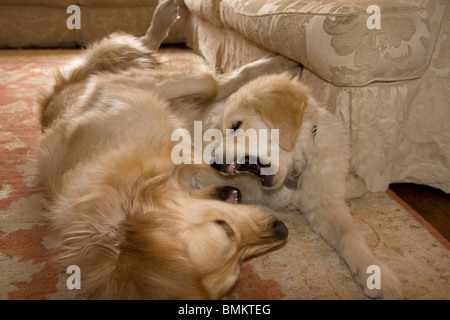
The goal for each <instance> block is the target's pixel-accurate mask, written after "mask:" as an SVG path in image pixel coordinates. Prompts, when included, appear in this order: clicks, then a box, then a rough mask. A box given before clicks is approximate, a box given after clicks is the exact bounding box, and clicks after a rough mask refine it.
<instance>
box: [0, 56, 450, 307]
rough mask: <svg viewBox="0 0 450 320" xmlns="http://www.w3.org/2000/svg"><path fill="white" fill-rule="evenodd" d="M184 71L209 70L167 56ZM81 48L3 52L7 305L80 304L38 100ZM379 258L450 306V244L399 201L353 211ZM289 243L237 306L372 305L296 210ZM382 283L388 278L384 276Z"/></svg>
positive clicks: (386, 196)
mask: <svg viewBox="0 0 450 320" xmlns="http://www.w3.org/2000/svg"><path fill="white" fill-rule="evenodd" d="M163 53H164V57H165V60H166V63H170V64H172V65H177V66H179V67H180V69H181V70H194V69H198V68H206V66H204V65H203V64H202V63H203V61H202V59H201V58H199V57H198V56H195V55H193V54H192V53H190V52H189V51H183V50H178V49H177V50H169V51H167V50H165V51H163ZM78 54H79V52H78V51H70V50H51V51H45V50H39V51H38V50H30V51H24V50H19V51H15V50H4V51H0V299H71V298H76V293H77V290H69V289H68V288H67V286H66V280H67V278H68V277H69V274H67V273H66V268H67V266H58V264H57V263H56V261H55V260H54V258H55V257H56V256H57V253H58V250H57V248H55V246H54V241H53V238H52V236H51V234H49V232H48V224H47V222H46V221H45V220H44V219H43V217H42V210H43V209H42V206H41V203H40V200H41V197H42V193H41V190H40V188H39V183H38V181H37V180H36V178H35V174H34V172H35V171H34V166H33V161H32V159H33V148H34V147H35V146H36V143H37V141H38V139H39V137H40V128H39V124H38V122H37V119H36V115H35V110H36V104H35V98H36V95H37V92H38V91H39V90H40V88H42V87H46V86H49V85H51V79H52V77H51V74H52V69H53V68H54V67H56V66H62V65H64V64H65V63H67V61H68V60H69V59H71V58H73V57H74V56H76V55H78ZM349 206H350V209H351V212H352V214H353V216H354V218H355V220H356V222H357V224H358V226H359V227H360V228H361V229H362V230H363V232H364V235H365V236H366V238H367V241H368V243H369V245H370V247H371V248H372V249H373V252H374V253H375V254H376V255H377V256H378V257H380V258H381V259H382V260H383V261H385V262H386V263H387V264H388V265H389V266H390V267H391V268H392V269H393V271H394V272H395V273H396V274H397V275H398V277H399V278H400V280H401V282H402V284H403V286H404V293H405V298H406V299H450V244H449V243H448V242H447V241H445V239H443V238H442V237H441V236H440V235H439V234H438V233H437V231H435V230H434V229H433V228H432V227H431V226H430V225H428V224H427V223H426V222H424V221H423V219H421V218H420V216H419V215H418V214H417V213H415V212H414V211H413V210H412V209H411V208H409V207H408V206H407V205H406V204H404V203H402V201H401V200H399V199H398V198H397V197H396V196H395V194H393V193H392V192H390V191H389V192H387V193H383V194H370V195H367V196H366V197H364V198H363V199H358V200H355V201H353V202H351V203H350V204H349ZM280 217H281V218H282V219H283V220H284V221H285V223H286V225H287V226H288V228H289V238H288V241H287V243H286V245H285V246H283V247H282V248H280V249H279V250H276V251H273V252H270V253H269V254H266V255H263V256H260V257H257V258H254V259H252V260H250V261H247V262H246V263H245V264H244V266H243V268H242V276H241V279H240V280H239V282H238V283H237V285H236V288H235V289H234V291H233V292H232V294H231V298H233V299H366V298H365V296H364V295H363V294H362V290H361V288H359V287H358V286H357V285H356V284H355V283H354V282H353V280H352V278H351V277H350V274H349V271H348V268H347V267H346V265H345V264H344V263H343V261H342V260H341V259H340V258H339V257H338V256H337V255H336V253H335V252H334V251H333V250H332V249H331V248H330V247H328V246H327V245H326V244H325V243H324V241H323V240H322V239H321V238H319V237H318V236H317V235H316V234H314V233H313V232H312V231H311V230H309V228H308V226H307V224H306V222H305V221H304V219H303V218H302V217H301V216H300V215H299V214H298V213H296V212H287V213H280ZM381 281H382V279H381Z"/></svg>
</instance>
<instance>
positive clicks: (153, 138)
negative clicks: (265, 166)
mask: <svg viewBox="0 0 450 320" xmlns="http://www.w3.org/2000/svg"><path fill="white" fill-rule="evenodd" d="M176 8H177V7H176V5H175V3H174V2H172V1H162V2H161V3H160V5H159V7H158V8H157V10H156V13H155V16H154V19H153V23H152V26H151V27H150V29H149V31H148V32H147V34H146V36H144V37H143V38H135V37H132V36H129V35H124V34H115V35H112V36H110V37H108V38H106V39H104V40H102V41H101V42H99V43H96V44H94V45H93V46H92V47H90V48H89V49H88V50H87V52H86V54H85V55H84V56H83V57H82V58H81V60H80V61H79V62H77V63H75V64H74V65H72V66H71V68H70V69H69V70H68V71H67V72H66V73H64V72H60V73H57V74H56V76H55V77H56V84H55V86H54V87H53V89H52V90H51V91H50V92H49V93H47V94H45V95H44V96H43V97H42V98H41V100H40V105H41V109H40V118H41V123H42V128H43V131H44V136H43V138H42V141H41V144H40V146H39V148H38V149H37V152H36V153H37V161H38V170H39V177H40V179H41V181H42V183H43V185H44V187H45V189H46V191H47V204H48V216H49V219H50V220H51V222H52V226H53V229H54V231H55V232H56V234H57V235H58V236H59V238H60V240H61V249H62V252H63V255H62V257H61V263H62V264H63V265H66V266H69V265H72V264H75V265H78V266H79V267H80V270H81V292H82V296H83V297H90V298H100V299H203V298H214V299H216V298H220V297H223V296H224V295H225V294H226V293H227V292H228V291H229V290H230V289H231V288H232V286H233V285H234V283H235V282H236V280H237V279H238V276H239V268H240V264H241V263H242V261H243V259H245V258H246V257H249V256H251V255H254V254H257V253H259V252H261V251H265V250H267V249H269V248H272V247H274V246H276V245H278V244H280V243H282V242H283V241H284V240H285V239H286V236H287V229H286V227H285V226H284V224H283V223H282V222H280V221H279V220H278V219H277V218H276V217H275V216H274V215H273V213H272V211H270V210H269V209H266V208H264V207H260V206H253V205H248V206H247V205H239V204H236V203H233V202H237V197H238V193H237V190H236V189H235V188H230V187H226V186H225V187H224V186H210V187H207V188H204V189H203V190H199V189H196V188H194V187H193V186H192V183H191V180H192V176H193V174H194V173H195V171H196V170H198V169H199V167H202V165H200V166H194V165H179V166H176V165H174V164H173V163H172V161H171V157H170V155H171V150H172V148H173V146H174V143H173V142H172V141H170V136H171V133H172V132H173V131H174V130H175V129H176V128H179V127H186V123H185V122H184V119H182V118H180V117H179V115H177V114H176V112H174V108H175V107H177V106H178V104H182V103H185V104H187V105H190V104H189V102H187V101H188V100H192V98H200V99H199V100H198V99H197V100H196V101H197V102H196V103H197V104H199V103H200V104H202V103H203V104H205V105H206V103H207V102H208V103H209V102H212V101H214V99H217V98H218V97H220V95H224V96H226V95H227V94H226V92H228V91H230V90H235V89H234V88H236V86H239V85H240V84H241V83H242V81H243V79H244V78H246V77H247V76H248V74H246V72H243V73H242V75H243V74H244V73H245V75H243V78H242V77H240V76H239V74H234V76H236V77H237V78H236V79H237V81H236V82H235V83H234V84H233V85H230V79H231V78H224V79H223V80H222V82H221V83H220V84H221V85H220V86H218V85H217V82H216V80H215V79H214V77H213V76H212V75H211V74H208V73H198V74H195V73H193V74H181V73H168V72H161V71H159V70H158V69H157V66H158V63H157V61H156V58H155V55H154V53H153V52H154V50H156V49H157V48H158V47H159V44H160V43H161V41H162V39H163V38H164V36H165V35H166V34H167V31H168V29H169V28H170V26H171V24H172V23H173V21H174V20H175V19H176ZM155 68H156V69H155ZM241 80H242V81H241ZM219 82H220V81H219ZM183 101H184V102H183ZM182 113H183V111H181V114H182ZM202 113H203V112H202V110H199V109H197V113H196V114H202ZM223 200H225V201H223ZM230 202H231V203H230Z"/></svg>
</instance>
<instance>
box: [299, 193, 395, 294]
mask: <svg viewBox="0 0 450 320" xmlns="http://www.w3.org/2000/svg"><path fill="white" fill-rule="evenodd" d="M305 214H306V216H307V218H308V221H309V224H310V226H311V228H312V229H313V230H314V231H315V232H316V233H318V234H319V235H320V236H322V238H324V239H325V241H327V242H328V243H329V244H330V245H331V246H332V247H333V248H334V249H335V250H336V251H337V252H338V254H339V255H340V256H341V257H342V258H343V259H344V261H345V262H346V263H347V265H348V267H349V268H350V271H351V273H352V275H353V276H354V278H355V280H356V282H358V283H359V284H360V285H362V286H363V288H364V293H365V294H366V295H367V296H369V297H371V298H382V299H401V298H402V297H403V293H402V287H401V284H400V281H399V280H398V278H397V277H396V276H395V275H394V273H393V272H392V271H391V269H389V267H388V266H387V265H385V264H384V263H383V262H381V261H379V260H378V259H377V258H376V257H375V256H374V255H373V254H372V253H371V252H370V250H369V248H368V246H367V244H366V241H365V240H364V237H363V236H362V234H361V233H360V232H359V231H358V230H357V228H356V226H355V225H354V223H353V219H352V217H351V215H350V212H349V210H348V208H347V205H346V204H345V202H344V201H342V202H341V203H334V204H329V205H327V204H326V203H322V204H320V205H319V206H317V207H315V208H312V209H309V210H306V212H305ZM369 266H375V268H377V267H379V268H380V269H379V270H380V279H381V281H380V288H379V289H378V288H377V287H374V288H372V286H371V285H369V284H368V283H367V280H368V278H369V277H370V276H371V275H372V273H371V271H370V269H369V271H368V267H369Z"/></svg>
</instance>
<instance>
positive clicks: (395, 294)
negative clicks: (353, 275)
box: [363, 264, 403, 300]
mask: <svg viewBox="0 0 450 320" xmlns="http://www.w3.org/2000/svg"><path fill="white" fill-rule="evenodd" d="M379 268H380V269H379V276H380V277H379V279H372V278H370V274H369V277H367V279H366V283H364V284H363V287H364V293H365V295H367V296H368V297H370V298H373V299H383V300H398V299H403V288H402V284H401V283H400V280H399V279H398V278H397V276H396V275H395V274H394V273H393V272H392V271H391V269H389V267H388V266H386V265H384V264H380V265H379ZM375 272H377V271H374V274H373V276H376V274H375ZM377 280H379V283H378V285H377V283H376V282H377Z"/></svg>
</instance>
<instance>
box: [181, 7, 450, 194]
mask: <svg viewBox="0 0 450 320" xmlns="http://www.w3.org/2000/svg"><path fill="white" fill-rule="evenodd" d="M189 2H198V1H194V0H190V1H189ZM211 2H212V3H214V5H216V6H217V5H220V19H221V20H222V22H223V24H224V27H217V26H215V25H212V24H210V23H209V22H208V21H209V20H211V19H217V16H215V15H212V16H210V17H209V18H208V19H206V20H207V21H206V20H202V18H200V16H199V17H197V11H198V10H197V11H196V10H195V9H194V10H193V11H191V12H192V14H193V15H194V17H193V18H191V24H192V27H191V28H190V29H191V32H192V34H190V35H188V39H190V40H191V42H190V45H191V46H192V47H193V48H195V49H196V50H197V51H198V52H200V53H202V54H204V53H205V52H208V54H207V55H205V54H204V55H205V57H206V59H207V61H208V63H210V64H211V65H213V66H214V67H215V68H216V69H218V70H222V71H231V70H233V69H235V68H237V67H240V66H241V65H242V64H243V63H246V62H249V61H252V60H256V59H259V58H260V57H261V56H263V55H264V54H270V53H278V54H282V55H285V56H287V57H289V58H291V59H293V60H295V61H298V62H299V63H300V64H302V65H303V67H304V71H303V73H302V80H303V81H304V82H305V83H306V84H308V86H309V87H310V88H311V92H312V93H313V95H314V96H315V97H316V99H318V100H319V101H320V102H321V103H323V104H325V105H326V106H328V107H329V108H330V109H331V110H332V111H333V112H334V113H335V114H336V115H338V116H339V117H340V118H341V119H342V120H343V121H344V123H345V125H346V126H347V128H348V130H349V133H350V136H351V143H352V158H351V160H352V169H353V170H354V171H355V172H356V173H357V174H359V175H360V176H361V177H363V178H364V179H365V180H366V182H367V184H368V186H369V189H370V190H371V191H374V192H378V191H384V190H386V189H387V188H388V185H389V184H390V183H393V182H413V183H421V184H427V185H430V186H433V187H436V188H440V189H442V190H444V191H446V192H450V106H449V101H450V56H449V54H448V53H449V52H450V9H449V7H450V2H448V1H446V0H397V1H384V0H383V1H376V4H377V5H378V6H379V8H380V11H381V16H380V19H381V20H380V27H381V28H380V29H369V28H368V27H367V25H366V23H367V20H368V19H369V17H370V16H371V14H368V13H367V8H368V7H369V6H370V5H372V4H374V2H373V1H365V0H362V1H350V0H319V1H311V0H284V1H281V0H251V1H237V0H214V1H211ZM187 5H188V8H189V9H190V10H191V6H190V4H188V3H187ZM211 5H212V4H211ZM202 14H203V15H205V14H207V11H204V10H203V11H202ZM198 35H201V36H198ZM255 48H256V50H255Z"/></svg>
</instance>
